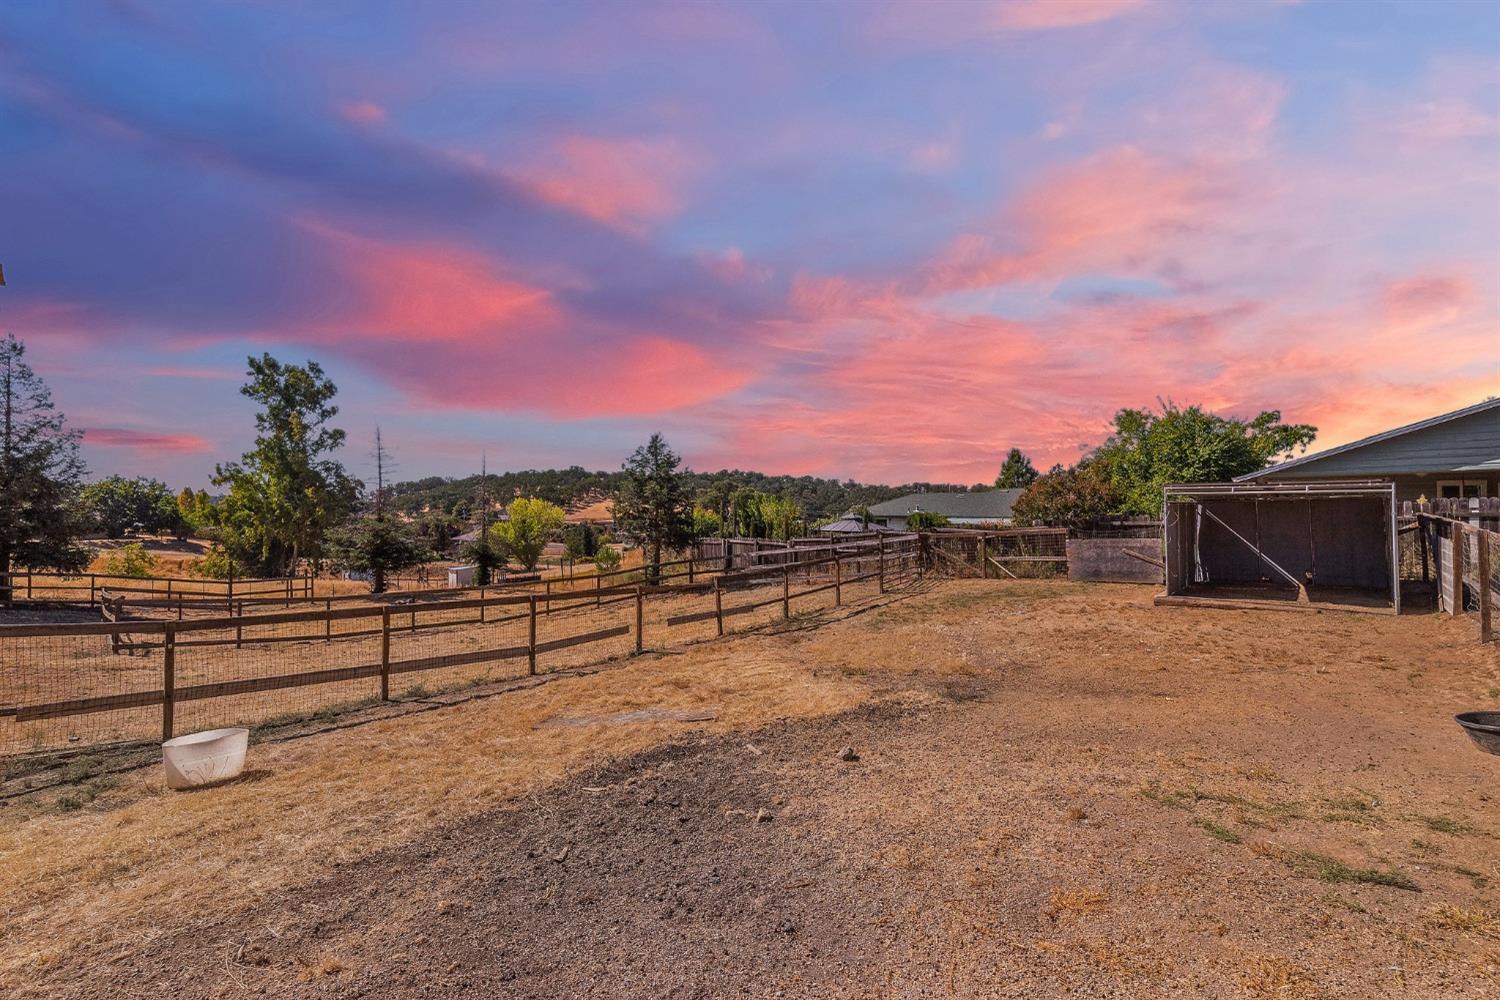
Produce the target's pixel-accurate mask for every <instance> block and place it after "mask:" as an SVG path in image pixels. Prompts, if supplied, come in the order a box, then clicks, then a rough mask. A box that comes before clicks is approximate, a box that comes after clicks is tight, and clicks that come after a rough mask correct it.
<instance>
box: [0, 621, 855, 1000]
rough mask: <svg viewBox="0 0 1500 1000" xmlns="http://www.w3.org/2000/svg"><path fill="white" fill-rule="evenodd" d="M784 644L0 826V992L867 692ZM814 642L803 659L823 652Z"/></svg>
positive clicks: (273, 749)
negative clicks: (529, 799)
mask: <svg viewBox="0 0 1500 1000" xmlns="http://www.w3.org/2000/svg"><path fill="white" fill-rule="evenodd" d="M786 641H787V640H785V639H780V638H777V637H775V636H752V637H747V638H744V639H742V640H740V641H737V642H734V643H730V644H715V645H711V646H703V647H698V648H697V649H695V650H693V651H692V652H691V653H689V654H686V655H669V656H660V657H657V656H649V655H648V656H646V657H643V658H640V659H637V660H632V661H629V662H628V663H626V664H625V665H624V666H621V667H620V668H618V669H614V670H610V671H607V672H604V673H600V674H595V675H592V676H587V677H579V678H563V679H560V680H558V681H555V682H553V683H550V684H546V685H542V686H540V687H537V688H533V689H530V690H525V691H521V692H517V693H513V694H507V695H503V696H500V697H496V698H491V699H485V700H482V701H476V702H470V703H467V704H464V705H461V706H458V707H455V708H452V709H449V710H445V711H441V712H433V713H428V714H425V715H421V716H416V717H408V718H398V719H392V720H388V721H384V722H377V723H372V724H370V725H367V726H363V727H359V728H356V729H352V730H347V731H343V732H339V733H337V734H331V735H329V736H326V737H315V738H310V739H307V740H302V741H296V742H292V743H286V744H268V745H262V746H259V747H257V748H256V749H255V752H254V756H253V759H252V762H251V766H252V768H253V770H254V772H255V773H254V774H253V775H252V778H253V780H247V781H241V782H238V783H234V784H231V785H227V786H224V787H221V788H216V789H211V790H207V791H202V792H196V793H190V794H170V793H168V792H167V790H166V788H165V785H164V783H163V780H162V778H161V776H160V774H159V772H158V771H156V770H155V769H151V770H147V771H140V772H134V773H131V774H129V775H127V776H126V777H125V778H124V779H123V780H122V781H121V782H120V784H119V785H118V786H117V787H116V788H114V789H112V790H110V791H107V792H105V793H104V794H103V795H101V796H100V797H99V798H98V799H97V800H95V801H94V802H93V803H91V807H90V808H89V809H88V810H86V811H85V810H78V811H72V812H69V813H67V814H64V815H58V814H53V815H50V816H43V817H38V818H34V819H32V820H30V821H28V822H21V823H7V824H4V825H3V826H0V898H4V899H5V900H6V908H5V911H4V913H3V926H4V929H5V931H6V933H5V934H4V937H3V944H0V992H4V990H5V988H6V987H13V986H14V985H15V984H16V983H18V982H19V981H20V980H21V979H24V978H25V977H26V976H27V975H28V974H29V973H30V972H31V971H34V970H37V969H44V968H47V967H51V966H53V965H55V964H57V963H59V962H62V961H63V960H64V959H65V958H66V956H67V954H68V952H69V951H70V950H71V949H72V947H73V946H74V945H75V944H76V943H78V942H80V941H82V942H93V943H101V942H117V943H119V944H121V945H123V944H124V943H125V942H126V941H128V940H130V939H131V938H136V939H139V937H140V936H141V935H146V936H148V937H149V936H151V935H154V934H156V933H160V932H161V931H162V930H163V929H164V928H167V927H170V926H175V925H180V924H181V923H183V922H185V921H189V920H191V919H193V918H194V916H195V915H196V914H198V913H200V912H202V911H203V910H204V909H205V908H207V907H214V908H234V907H238V906H242V905H245V904H248V903H250V902H252V901H254V900H255V899H257V898H260V897H263V896H265V895H267V894H269V893H272V892H275V891H277V890H279V889H282V888H285V887H286V886H288V885H291V884H297V883H300V882H303V881H306V880H307V879H310V878H312V877H315V876H316V875H317V873H318V872H320V871H323V870H326V869H327V867H328V866H329V865H331V864H336V863H342V862H348V861H352V860H355V859H357V858H359V857H361V856H364V855H366V854H368V853H370V852H372V851H375V850H378V849H380V848H381V847H384V846H387V845H391V844H396V843H400V842H402V841H404V840H406V839H409V838H410V837H412V836H413V835H414V834H415V833H417V832H418V831H420V830H422V829H425V828H427V827H429V826H431V825H433V824H435V823H441V822H444V821H447V820H451V819H454V818H458V817H462V816H466V815H473V814H475V813H478V812H482V811H484V810H486V809H489V808H493V807H496V806H499V805H501V804H502V803H504V802H506V801H508V800H511V799H514V798H516V797H518V796H522V795H525V794H527V793H528V792H531V791H534V790H537V789H540V788H542V787H543V786H545V785H547V784H550V783H552V782H554V781H557V780H558V779H560V778H562V777H563V776H565V775H566V774H568V773H569V772H571V771H574V770H576V769H578V768H580V767H583V766H585V765H588V764H590V763H596V762H599V761H602V760H604V759H607V758H610V757H614V756H619V755H624V754H629V753H632V752H635V751H638V750H642V749H645V748H647V747H650V746H653V745H655V744H658V743H660V742H662V741H664V740H668V739H671V738H672V737H673V736H676V735H678V734H680V733H682V732H684V731H686V730H689V729H702V728H707V729H710V730H724V729H730V728H749V727H754V726H757V725H760V724H763V723H765V722H768V721H771V720H774V719H778V718H795V717H804V716H816V715H826V714H831V713H836V712H839V711H842V710H844V709H847V708H849V707H852V706H854V705H856V704H858V703H860V702H861V701H862V700H864V699H865V698H866V697H867V696H868V690H867V689H866V688H865V687H863V686H861V685H858V684H855V683H852V682H850V681H849V680H848V679H847V678H845V677H844V676H843V675H842V674H840V673H838V672H837V671H832V670H828V671H823V670H818V669H816V668H815V667H814V666H813V664H815V663H816V662H817V660H818V659H819V658H820V657H819V653H821V655H822V656H824V657H826V656H827V655H828V654H829V653H830V652H832V651H831V650H829V649H826V648H825V649H822V650H819V651H818V653H813V652H812V651H809V653H810V655H809V657H808V659H806V660H803V659H801V658H798V659H795V660H792V659H788V658H787V657H785V656H784V655H778V647H784V644H785V643H786ZM815 642H816V641H815V640H814V641H810V642H809V643H808V645H814V644H815ZM644 707H664V708H672V709H706V710H711V711H714V712H716V713H717V719H716V721H714V722H712V723H708V724H688V723H678V722H652V723H643V724H639V725H632V726H611V725H592V726H576V727H575V726H565V727H548V728H545V729H537V728H536V727H537V726H538V725H539V724H540V723H542V722H543V721H545V720H548V719H551V718H554V717H558V716H567V717H573V716H607V715H610V714H611V713H615V712H620V711H626V710H630V709H637V708H644Z"/></svg>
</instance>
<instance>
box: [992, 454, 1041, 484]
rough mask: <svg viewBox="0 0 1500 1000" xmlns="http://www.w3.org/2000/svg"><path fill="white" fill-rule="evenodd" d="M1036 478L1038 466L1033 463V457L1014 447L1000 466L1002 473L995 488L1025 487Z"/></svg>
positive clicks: (996, 481)
mask: <svg viewBox="0 0 1500 1000" xmlns="http://www.w3.org/2000/svg"><path fill="white" fill-rule="evenodd" d="M1036 480H1037V471H1036V466H1034V465H1032V464H1031V459H1029V458H1027V457H1026V455H1025V454H1024V453H1023V452H1022V451H1021V449H1020V448H1012V449H1011V450H1010V454H1009V455H1006V456H1005V464H1004V465H1002V466H1000V475H999V477H998V478H997V479H996V480H995V488H996V489H1001V490H1008V489H1016V488H1021V489H1025V488H1026V487H1027V486H1030V485H1031V484H1032V483H1034V482H1036Z"/></svg>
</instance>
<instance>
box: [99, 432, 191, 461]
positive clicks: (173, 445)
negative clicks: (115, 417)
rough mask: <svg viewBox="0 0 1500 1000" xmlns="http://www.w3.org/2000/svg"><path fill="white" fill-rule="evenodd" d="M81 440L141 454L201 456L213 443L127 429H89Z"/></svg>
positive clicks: (185, 436)
mask: <svg viewBox="0 0 1500 1000" xmlns="http://www.w3.org/2000/svg"><path fill="white" fill-rule="evenodd" d="M83 439H84V441H85V442H87V443H88V444H90V445H95V446H99V447H104V448H129V449H132V450H136V451H141V452H147V453H151V452H168V453H176V454H195V455H196V454H203V453H205V452H210V451H213V449H214V443H213V442H212V441H209V440H208V439H207V438H202V437H199V436H198V435H196V434H154V433H151V432H150V431H137V430H131V429H129V428H127V427H89V428H86V429H85V430H84V432H83Z"/></svg>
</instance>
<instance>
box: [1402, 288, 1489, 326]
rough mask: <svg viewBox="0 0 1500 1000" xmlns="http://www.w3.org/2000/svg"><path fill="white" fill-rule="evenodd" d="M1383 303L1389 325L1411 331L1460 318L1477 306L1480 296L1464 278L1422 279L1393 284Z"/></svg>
mask: <svg viewBox="0 0 1500 1000" xmlns="http://www.w3.org/2000/svg"><path fill="white" fill-rule="evenodd" d="M1380 300H1381V307H1382V311H1383V313H1384V316H1385V318H1386V320H1387V321H1388V322H1390V323H1392V324H1394V325H1398V326H1402V327H1409V326H1412V325H1432V324H1436V323H1440V322H1442V321H1444V320H1447V319H1453V318H1456V317H1457V316H1458V315H1459V314H1461V313H1462V312H1463V311H1464V310H1466V309H1468V308H1469V307H1471V306H1472V305H1473V304H1474V303H1475V300H1476V293H1475V290H1474V287H1473V285H1471V284H1470V283H1469V282H1468V281H1467V280H1466V279H1464V278H1460V277H1452V276H1445V275H1419V276H1417V277H1412V278H1405V279H1402V280H1399V281H1392V282H1389V283H1388V284H1386V286H1385V287H1384V288H1383V289H1381V291H1380Z"/></svg>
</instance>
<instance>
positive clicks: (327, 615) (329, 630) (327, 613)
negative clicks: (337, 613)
mask: <svg viewBox="0 0 1500 1000" xmlns="http://www.w3.org/2000/svg"><path fill="white" fill-rule="evenodd" d="M323 615H324V618H323V641H324V642H332V641H333V601H332V600H325V601H324V602H323Z"/></svg>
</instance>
